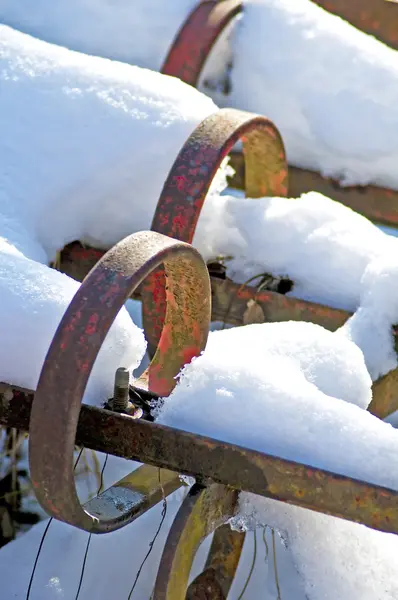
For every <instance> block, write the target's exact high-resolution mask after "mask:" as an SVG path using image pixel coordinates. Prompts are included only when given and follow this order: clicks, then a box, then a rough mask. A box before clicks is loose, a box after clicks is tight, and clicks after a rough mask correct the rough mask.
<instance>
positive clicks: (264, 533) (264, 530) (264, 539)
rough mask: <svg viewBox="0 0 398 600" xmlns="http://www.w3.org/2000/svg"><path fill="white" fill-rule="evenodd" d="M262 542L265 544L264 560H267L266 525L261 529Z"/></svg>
mask: <svg viewBox="0 0 398 600" xmlns="http://www.w3.org/2000/svg"><path fill="white" fill-rule="evenodd" d="M263 542H264V546H265V558H264V560H265V562H267V560H268V555H269V547H268V542H267V525H266V526H265V527H264V529H263Z"/></svg>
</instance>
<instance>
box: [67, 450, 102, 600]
mask: <svg viewBox="0 0 398 600" xmlns="http://www.w3.org/2000/svg"><path fill="white" fill-rule="evenodd" d="M108 456H109V454H107V455H106V457H105V460H104V464H103V465H102V469H101V477H100V485H99V488H98V492H97V496H98V494H100V493H101V491H102V488H103V485H104V471H105V467H106V463H107V462H108ZM91 535H92V534H91V533H89V534H88V539H87V545H86V550H85V552H84V558H83V564H82V569H81V571H80V579H79V585H78V588H77V592H76V597H75V600H78V598H79V595H80V590H81V589H82V585H83V577H84V570H85V568H86V563H87V557H88V550H89V548H90V543H91Z"/></svg>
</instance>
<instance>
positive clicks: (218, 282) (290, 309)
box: [75, 262, 398, 419]
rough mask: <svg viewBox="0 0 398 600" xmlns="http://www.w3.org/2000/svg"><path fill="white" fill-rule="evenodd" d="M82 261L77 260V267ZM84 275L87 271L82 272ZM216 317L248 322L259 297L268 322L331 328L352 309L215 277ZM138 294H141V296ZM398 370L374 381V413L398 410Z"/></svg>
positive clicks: (213, 300)
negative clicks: (246, 318)
mask: <svg viewBox="0 0 398 600" xmlns="http://www.w3.org/2000/svg"><path fill="white" fill-rule="evenodd" d="M78 264H79V263H78V262H76V263H75V268H76V270H77V267H78ZM81 275H83V273H81ZM211 296H212V316H211V318H212V320H213V321H221V322H225V323H228V324H231V325H235V326H237V325H243V324H245V314H246V311H247V308H248V306H249V303H250V302H252V301H255V302H256V303H257V304H258V306H259V307H260V309H261V310H262V313H263V316H264V322H266V323H275V322H279V321H307V322H309V323H315V324H317V325H321V326H322V327H325V328H326V329H329V330H330V331H335V330H336V329H338V328H339V327H341V326H342V325H343V324H344V323H345V321H346V320H347V319H348V318H349V316H350V313H348V312H346V311H344V310H339V309H336V308H331V307H328V306H325V305H322V304H315V303H313V302H306V301H305V300H298V299H296V298H292V297H289V296H284V295H283V294H278V293H276V292H271V291H267V290H263V291H260V292H259V291H257V290H256V288H255V287H252V286H248V285H240V284H237V283H234V282H233V281H231V280H229V279H220V278H217V277H212V278H211ZM137 297H138V296H137ZM397 373H398V370H394V371H391V372H390V373H388V374H387V375H385V376H384V377H382V378H381V379H380V380H378V381H376V382H375V383H374V384H373V400H372V403H371V405H370V407H369V410H370V412H371V413H373V414H374V415H376V416H377V417H379V418H381V419H384V418H385V417H387V416H388V415H389V414H391V413H392V412H394V411H395V410H398V374H397Z"/></svg>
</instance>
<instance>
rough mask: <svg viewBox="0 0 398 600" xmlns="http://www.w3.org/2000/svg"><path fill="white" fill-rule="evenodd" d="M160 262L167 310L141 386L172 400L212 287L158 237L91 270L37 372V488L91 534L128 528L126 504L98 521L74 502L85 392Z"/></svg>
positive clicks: (193, 256) (198, 338) (190, 254)
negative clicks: (109, 340)
mask: <svg viewBox="0 0 398 600" xmlns="http://www.w3.org/2000/svg"><path fill="white" fill-rule="evenodd" d="M162 263H163V265H164V267H165V272H166V277H167V296H166V298H167V308H166V314H165V319H164V323H163V327H162V332H161V335H160V338H159V344H158V348H157V350H156V353H155V356H154V358H153V360H152V362H151V364H150V366H149V368H148V369H147V372H146V374H145V377H143V379H142V385H147V386H148V388H149V390H151V391H153V392H155V393H157V394H159V395H168V394H169V393H170V392H171V391H172V389H173V388H174V386H175V384H176V380H175V377H176V376H177V374H178V373H179V371H180V369H181V367H182V366H183V365H184V364H186V363H187V362H189V361H190V360H191V359H192V357H194V356H197V355H198V354H200V352H201V351H202V350H203V349H204V347H205V345H206V340H207V335H208V327H209V320H210V282H209V276H208V273H207V269H206V266H205V264H204V262H203V259H202V258H201V256H200V254H199V253H198V252H196V250H194V249H193V248H192V247H191V246H189V245H187V244H184V243H181V242H177V241H175V240H172V239H169V238H167V237H165V236H163V235H160V234H158V233H154V232H140V233H136V234H134V235H131V236H129V237H127V238H125V239H124V240H122V241H121V242H120V243H119V244H117V245H116V246H114V247H113V248H112V249H111V250H109V252H107V253H106V254H105V255H104V257H103V258H102V259H101V260H100V261H99V262H98V263H97V265H96V266H95V267H94V269H93V270H92V271H90V273H89V274H88V275H87V277H86V278H85V280H84V281H83V283H82V285H81V286H80V288H79V290H78V291H77V293H76V294H75V296H74V298H73V300H72V302H71V303H70V305H69V307H68V309H67V311H66V313H65V315H64V317H63V318H62V320H61V323H60V324H59V326H58V329H57V331H56V333H55V336H54V339H53V341H52V343H51V346H50V349H49V351H48V353H47V357H46V360H45V362H44V365H43V368H42V372H41V375H40V379H39V383H38V387H37V391H36V393H35V397H34V402H33V406H32V412H31V417H30V427H29V431H30V438H29V463H30V473H31V478H32V483H33V486H34V489H35V492H36V496H37V498H38V500H39V502H40V504H41V505H42V507H43V508H44V510H46V511H47V512H48V513H49V514H50V515H52V516H53V517H55V518H57V519H60V520H62V521H65V522H67V523H70V524H71V525H75V526H76V527H79V528H81V529H85V530H87V531H91V532H96V533H101V532H106V531H112V530H114V529H118V528H119V527H121V526H123V525H125V524H127V522H129V513H128V511H129V503H128V502H126V503H125V504H124V506H122V507H121V508H120V512H119V513H118V515H117V516H115V514H114V511H113V513H111V514H109V515H108V516H107V515H103V516H102V518H100V519H99V518H98V517H97V516H95V515H94V514H90V513H88V512H87V511H85V510H84V509H83V508H82V506H81V504H80V502H79V499H78V497H77V493H76V488H75V483H74V477H73V449H74V443H75V436H76V428H77V422H78V417H79V412H80V406H81V401H82V398H83V394H84V390H85V388H86V385H87V381H88V378H89V375H90V372H91V370H92V367H93V365H94V361H95V359H96V357H97V354H98V352H99V350H100V348H101V346H102V344H103V342H104V339H105V337H106V334H107V333H108V331H109V329H110V327H111V325H112V323H113V321H114V320H115V318H116V316H117V314H118V312H119V311H120V309H121V308H122V306H123V304H124V302H125V301H126V300H127V299H128V298H129V297H130V295H131V294H132V292H133V291H134V290H135V289H136V288H137V286H138V285H139V284H140V283H141V282H142V281H143V279H145V278H146V277H147V276H148V275H149V274H150V273H151V271H153V270H154V269H156V268H157V267H158V266H159V265H160V264H162ZM196 289H200V290H201V293H200V295H198V294H197V293H196V292H195V290H196ZM54 398H57V400H58V402H54ZM126 418H130V417H129V416H126ZM130 520H131V519H130Z"/></svg>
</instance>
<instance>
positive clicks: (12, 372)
mask: <svg viewBox="0 0 398 600" xmlns="http://www.w3.org/2000/svg"><path fill="white" fill-rule="evenodd" d="M0 88H1V93H0V130H1V132H2V133H1V136H0V164H1V169H0V290H1V292H0V294H1V309H0V327H1V330H2V335H3V340H4V343H3V344H2V346H1V349H0V364H1V368H0V380H2V381H5V382H8V383H13V384H15V385H20V386H23V387H27V388H31V389H35V388H36V385H37V381H38V377H39V373H40V369H41V366H42V364H43V361H44V358H45V355H46V353H47V350H48V347H49V344H50V342H51V339H52V337H53V335H54V332H55V330H56V327H57V325H58V323H59V321H60V319H61V317H62V315H63V313H64V312H65V310H66V308H67V306H68V305H69V303H70V301H71V299H72V297H73V295H74V294H75V292H76V291H77V289H78V287H79V286H78V284H77V283H76V282H75V281H73V280H72V279H70V278H69V277H67V276H65V275H62V274H61V273H58V272H56V271H54V270H52V269H50V268H49V267H48V266H46V265H47V264H48V263H49V262H50V261H51V260H53V259H54V258H55V255H56V251H57V250H58V249H60V248H62V247H63V246H64V245H65V244H66V243H68V242H71V241H74V240H76V239H78V240H81V241H83V242H84V241H86V242H89V243H90V242H91V243H93V244H95V245H97V246H101V247H105V248H106V247H109V246H112V245H113V244H114V243H116V242H118V241H120V240H121V239H122V238H124V237H125V236H126V235H128V234H130V233H131V232H134V231H138V230H143V229H149V227H150V223H151V220H152V216H153V212H154V208H155V206H156V202H157V198H158V196H159V194H160V191H161V189H162V185H163V182H164V179H165V178H166V176H167V173H168V171H169V169H170V167H171V165H172V163H173V160H174V158H175V156H176V154H177V153H178V151H179V149H180V147H181V145H182V144H183V142H184V141H185V139H186V138H187V137H188V136H189V134H190V133H191V131H192V130H193V129H194V128H195V126H196V125H197V124H198V123H199V122H200V121H201V120H202V119H203V118H204V117H205V116H207V115H208V114H211V113H212V112H214V110H215V109H216V107H215V105H214V104H213V103H212V101H211V100H209V99H208V98H206V97H205V96H203V95H201V94H200V93H199V92H197V91H196V90H194V89H192V88H190V87H189V86H186V85H184V84H182V83H181V82H179V81H177V80H175V79H173V78H169V77H164V76H161V75H159V74H157V73H152V72H150V71H146V70H143V69H138V68H134V67H130V66H128V65H123V64H121V63H120V64H118V63H111V62H110V61H107V60H104V59H100V58H95V57H88V56H84V55H82V54H78V53H74V52H71V51H68V50H66V49H63V48H59V47H56V46H52V45H50V44H47V43H44V42H42V41H39V40H35V39H34V38H31V37H29V36H27V35H24V34H21V33H19V32H16V31H13V30H12V29H10V28H8V27H5V26H0ZM144 142H145V146H146V148H145V152H142V145H143V143H144ZM32 157H34V159H33V160H32ZM154 164H156V169H154V168H153V165H154ZM219 180H225V175H222V174H221V179H220V178H218V179H217V178H216V182H215V186H216V189H218V187H219V185H220V183H219ZM211 193H213V192H211ZM144 351H145V341H144V337H143V334H142V331H140V330H139V329H138V328H137V327H135V325H134V324H133V323H132V321H131V319H130V318H129V316H128V314H127V312H126V311H125V310H124V309H123V310H122V311H121V313H120V314H119V316H118V318H117V320H116V322H115V324H114V326H113V328H112V329H111V331H110V332H109V335H108V337H107V340H106V342H105V344H104V347H103V348H102V350H101V352H100V355H99V357H98V359H97V361H96V364H95V367H94V372H93V377H92V378H91V379H90V383H89V386H88V388H87V394H86V396H85V401H86V402H88V403H93V402H95V403H96V404H102V403H103V402H104V401H105V400H106V399H107V398H109V397H110V395H111V392H112V389H113V378H114V373H115V370H116V368H117V367H119V366H120V365H123V366H129V367H130V366H131V368H132V369H135V368H136V367H137V366H138V364H139V363H140V361H141V358H142V356H143V354H144Z"/></svg>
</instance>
